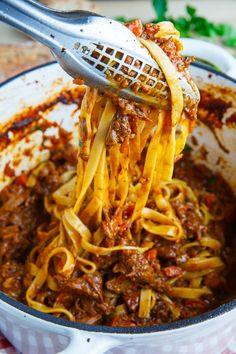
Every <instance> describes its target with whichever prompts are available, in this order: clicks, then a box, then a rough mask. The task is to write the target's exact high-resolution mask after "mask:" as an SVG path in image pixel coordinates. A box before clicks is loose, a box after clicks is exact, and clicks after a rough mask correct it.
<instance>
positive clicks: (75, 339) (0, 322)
mask: <svg viewBox="0 0 236 354" xmlns="http://www.w3.org/2000/svg"><path fill="white" fill-rule="evenodd" d="M192 74H193V76H194V77H195V79H196V80H197V82H198V83H199V85H200V86H201V87H202V86H204V85H206V83H209V82H210V83H211V84H217V85H219V86H221V87H222V86H225V87H231V88H234V89H235V92H234V93H235V94H236V88H235V87H236V84H235V83H233V81H231V80H230V79H227V78H224V77H222V76H219V75H216V74H211V73H210V74H209V72H207V71H206V70H204V69H201V68H198V67H192ZM64 87H72V84H71V79H70V77H69V76H67V75H66V74H65V73H64V72H63V71H62V70H61V69H60V68H59V66H58V65H57V64H51V65H47V66H44V67H42V68H39V69H36V70H33V71H31V72H29V73H27V74H24V75H22V76H20V77H18V78H16V79H15V80H12V81H10V82H8V83H6V84H5V85H2V86H1V87H0V130H1V125H2V124H6V123H7V122H8V121H9V120H11V118H12V116H13V115H14V114H15V113H17V112H19V111H21V110H22V109H23V108H24V107H27V106H29V105H33V106H35V105H38V104H40V103H42V102H44V101H45V99H47V98H48V97H50V96H52V95H54V94H55V93H56V92H60V90H61V89H62V88H64ZM235 94H233V96H232V93H231V94H230V96H229V97H228V98H227V99H230V100H232V101H233V103H234V104H235V105H236V102H235V101H236V96H235ZM226 96H227V94H226ZM55 109H56V111H54V113H53V112H50V114H49V115H47V117H46V116H45V117H44V118H45V119H49V120H55V121H58V122H60V124H62V126H64V127H65V128H67V129H72V128H73V124H74V123H75V120H76V116H74V115H73V114H72V111H73V107H72V106H71V107H70V106H64V105H58V106H57V107H56V108H55ZM226 113H227V112H226ZM230 129H231V130H230ZM194 134H195V136H196V138H197V139H198V145H197V146H195V145H194V146H193V147H194V149H195V150H194V151H195V152H194V155H195V158H196V159H199V158H200V155H199V151H201V147H202V146H204V148H205V149H206V150H207V151H208V152H209V154H208V157H209V158H207V159H206V161H205V163H206V164H207V165H208V166H210V167H211V168H212V169H213V170H216V171H221V173H222V174H223V175H224V176H225V177H226V178H227V179H228V181H229V183H230V184H231V186H232V187H233V188H234V191H235V192H236V181H235V171H236V131H235V128H234V129H233V128H228V127H225V129H223V130H222V131H221V132H219V134H220V137H221V139H223V140H224V143H225V144H226V145H227V149H228V150H230V153H227V154H226V153H224V154H223V153H222V151H221V149H220V148H219V146H218V144H217V141H216V140H215V138H214V136H212V133H211V132H210V131H209V129H208V128H207V127H205V126H203V125H199V127H198V128H197V129H196V130H195V132H194ZM41 135H42V132H40V131H37V132H34V133H32V134H31V136H30V137H29V141H28V142H26V141H23V142H21V143H20V145H19V146H18V148H17V149H16V148H14V149H12V148H11V146H10V147H8V150H7V151H6V150H4V151H1V152H0V189H1V188H3V187H4V186H5V185H6V184H8V183H10V179H4V178H3V170H4V168H5V164H6V163H7V162H9V163H10V164H11V163H12V161H13V160H14V159H16V158H20V157H21V151H22V150H20V148H21V149H24V148H25V147H26V144H29V143H30V144H31V145H30V148H31V151H33V158H32V159H31V160H30V161H29V160H25V157H24V158H22V161H21V163H20V164H19V165H18V168H17V174H20V173H21V172H22V171H23V170H25V169H27V168H32V167H33V166H34V165H36V164H37V163H38V161H42V160H43V159H46V158H47V157H48V154H49V151H47V148H46V147H44V149H43V150H42V151H41V153H39V147H40V145H41V143H42V136H41ZM213 157H214V158H216V157H218V158H220V160H224V163H223V164H222V165H221V164H220V165H217V164H216V161H215V160H214V159H213ZM38 316H40V315H39V314H38V313H37V312H33V314H32V313H29V312H27V310H26V308H24V306H22V305H16V303H14V306H13V302H12V300H8V299H7V298H6V297H4V295H0V331H2V333H3V334H4V335H5V336H6V337H7V338H8V339H9V341H10V342H12V343H13V345H14V346H15V347H16V348H17V349H18V350H19V351H20V352H22V353H24V354H31V353H40V354H44V353H46V354H47V353H48V354H49V353H50V354H54V353H56V352H59V351H60V352H63V353H69V354H73V353H81V354H85V353H86V354H102V353H105V352H106V351H107V350H110V351H109V353H110V354H111V353H112V354H121V353H123V354H141V353H142V354H152V353H153V354H154V353H155V354H166V353H171V354H184V353H186V354H190V353H191V354H192V353H202V354H218V353H221V351H222V350H223V349H224V348H225V346H226V343H227V342H228V341H229V340H230V339H231V337H232V333H233V331H235V330H236V328H235V321H236V308H234V306H233V305H230V306H228V307H227V308H226V307H223V308H221V309H220V310H219V311H218V312H217V313H214V316H213V314H212V316H207V315H204V316H202V317H201V319H200V320H198V319H196V320H195V321H193V320H192V321H189V322H184V326H183V325H181V324H179V325H178V326H176V328H174V329H171V330H170V328H171V327H173V326H175V325H170V326H164V327H161V328H162V330H161V331H158V330H157V331H156V332H153V330H150V332H149V333H148V329H146V330H144V332H147V333H142V332H140V333H135V331H136V329H132V328H131V329H126V333H116V332H119V330H117V329H105V328H103V329H101V328H94V327H91V326H83V325H80V324H75V325H74V324H73V323H68V325H66V322H65V321H63V322H60V321H59V320H58V319H53V320H52V322H50V318H52V317H50V316H49V315H46V316H42V317H43V318H40V317H38ZM73 326H74V327H77V328H73ZM112 331H113V332H112ZM137 331H138V330H137ZM137 331H136V332H137ZM114 348H115V349H114Z"/></svg>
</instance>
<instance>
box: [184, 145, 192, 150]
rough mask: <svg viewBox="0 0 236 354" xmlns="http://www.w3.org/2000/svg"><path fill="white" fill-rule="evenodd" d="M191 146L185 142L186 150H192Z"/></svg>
mask: <svg viewBox="0 0 236 354" xmlns="http://www.w3.org/2000/svg"><path fill="white" fill-rule="evenodd" d="M191 150H192V149H191V147H190V146H189V145H188V144H185V147H184V151H191Z"/></svg>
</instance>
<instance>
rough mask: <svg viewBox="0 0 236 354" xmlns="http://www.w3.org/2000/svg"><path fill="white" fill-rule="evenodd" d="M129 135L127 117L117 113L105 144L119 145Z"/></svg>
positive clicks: (129, 129)
mask: <svg viewBox="0 0 236 354" xmlns="http://www.w3.org/2000/svg"><path fill="white" fill-rule="evenodd" d="M130 134H131V128H130V124H129V117H128V116H127V115H122V114H119V113H117V114H116V115H115V117H114V119H113V121H112V123H111V125H110V128H109V131H108V135H107V139H106V143H107V144H108V145H112V144H121V143H123V142H124V140H125V138H126V137H128V136H129V135H130Z"/></svg>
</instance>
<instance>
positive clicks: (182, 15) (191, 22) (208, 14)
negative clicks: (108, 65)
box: [0, 0, 236, 81]
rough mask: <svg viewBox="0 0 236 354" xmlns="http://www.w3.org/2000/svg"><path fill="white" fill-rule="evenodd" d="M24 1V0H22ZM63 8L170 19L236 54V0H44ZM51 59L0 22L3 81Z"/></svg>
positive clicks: (0, 75) (123, 18) (0, 77)
mask: <svg viewBox="0 0 236 354" xmlns="http://www.w3.org/2000/svg"><path fill="white" fill-rule="evenodd" d="M22 1H24V0H22ZM41 2H42V3H44V4H46V5H48V6H50V7H52V8H57V9H60V10H75V9H83V10H90V11H94V12H97V13H100V14H102V15H105V16H108V17H111V18H116V19H118V20H119V21H122V22H126V21H129V20H132V19H134V18H141V20H142V21H143V22H150V21H154V22H157V21H163V20H171V21H173V22H174V24H175V26H176V27H177V29H178V30H180V32H181V35H182V36H183V37H194V38H202V39H205V40H208V41H211V42H214V43H217V44H219V45H220V46H223V47H224V48H226V49H227V50H228V51H229V52H231V53H232V54H233V55H234V56H236V0H96V1H95V0H41ZM49 60H52V57H51V54H50V52H49V51H48V49H47V48H45V47H43V46H42V45H40V44H38V43H34V42H33V41H31V40H30V38H27V37H25V36H24V35H23V34H21V33H20V32H17V31H15V30H14V29H12V28H10V27H8V26H7V25H4V24H0V81H3V80H4V79H6V78H8V77H9V76H12V75H15V74H17V73H18V72H20V71H23V70H26V69H28V68H30V67H32V66H35V65H39V64H42V63H44V62H47V61H49Z"/></svg>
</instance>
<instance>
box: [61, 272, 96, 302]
mask: <svg viewBox="0 0 236 354" xmlns="http://www.w3.org/2000/svg"><path fill="white" fill-rule="evenodd" d="M58 279H59V282H61V285H62V287H64V289H66V290H68V291H69V290H72V291H73V292H74V293H76V294H79V295H86V296H89V297H91V298H93V299H102V289H103V282H102V275H101V273H99V272H95V273H93V274H84V275H83V276H82V277H79V278H77V277H75V278H72V279H69V280H63V279H62V278H58Z"/></svg>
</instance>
